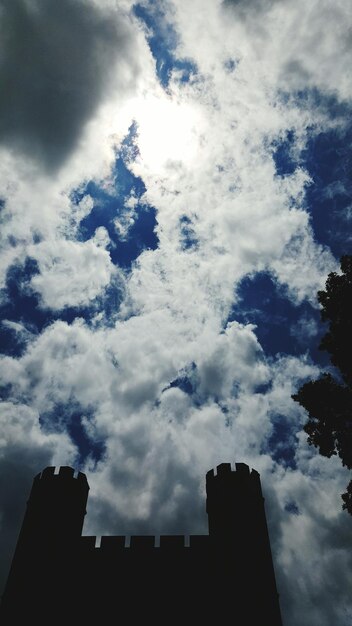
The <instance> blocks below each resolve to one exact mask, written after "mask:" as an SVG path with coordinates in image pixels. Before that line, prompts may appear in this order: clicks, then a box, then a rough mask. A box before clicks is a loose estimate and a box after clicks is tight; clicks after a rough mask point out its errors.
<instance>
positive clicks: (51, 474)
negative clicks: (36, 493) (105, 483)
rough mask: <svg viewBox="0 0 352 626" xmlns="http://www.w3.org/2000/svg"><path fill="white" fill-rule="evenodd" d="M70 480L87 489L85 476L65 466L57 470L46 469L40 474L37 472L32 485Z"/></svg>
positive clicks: (52, 468) (52, 467) (53, 468)
mask: <svg viewBox="0 0 352 626" xmlns="http://www.w3.org/2000/svg"><path fill="white" fill-rule="evenodd" d="M71 479H72V480H75V481H77V482H78V483H82V484H84V485H87V487H88V489H89V486H88V481H87V477H86V475H85V474H83V472H77V471H75V470H74V469H73V467H69V466H67V465H62V466H61V467H59V468H58V469H56V467H54V466H50V467H46V468H45V469H43V471H42V472H39V474H37V475H36V476H35V477H34V481H33V483H34V484H37V483H39V482H40V483H44V482H47V481H48V482H49V481H50V482H52V481H56V482H59V481H61V480H71Z"/></svg>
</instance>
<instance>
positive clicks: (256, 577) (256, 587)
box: [206, 463, 282, 626]
mask: <svg viewBox="0 0 352 626" xmlns="http://www.w3.org/2000/svg"><path fill="white" fill-rule="evenodd" d="M235 467H236V471H232V469H231V465H230V463H222V464H221V465H218V467H217V471H216V473H215V472H214V470H210V471H209V472H208V473H207V476H206V491H207V504H206V508H207V513H208V522H209V537H210V540H211V542H212V545H213V549H214V552H215V554H216V563H217V565H216V566H217V567H218V568H219V569H220V570H221V571H222V572H223V573H224V580H225V581H226V580H227V581H231V582H229V584H228V587H229V589H230V588H232V589H233V587H234V586H235V587H236V592H237V596H238V598H239V599H240V604H241V610H242V611H243V615H244V616H245V617H242V622H241V624H247V623H248V624H250V625H252V624H256V623H258V624H263V625H264V624H265V625H267V626H281V624H282V622H281V615H280V608H279V601H278V594H277V589H276V582H275V574H274V567H273V561H272V555H271V549H270V541H269V533H268V528H267V523H266V517H265V510H264V498H263V495H262V490H261V484H260V476H259V474H258V472H257V471H255V470H252V471H250V469H249V467H248V465H246V464H244V463H236V466H235Z"/></svg>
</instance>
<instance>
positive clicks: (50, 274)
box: [27, 229, 114, 310]
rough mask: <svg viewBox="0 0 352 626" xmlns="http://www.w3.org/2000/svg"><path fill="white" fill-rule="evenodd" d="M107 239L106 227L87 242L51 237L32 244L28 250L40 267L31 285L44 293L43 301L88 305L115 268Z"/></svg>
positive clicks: (56, 306)
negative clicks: (107, 245)
mask: <svg viewBox="0 0 352 626" xmlns="http://www.w3.org/2000/svg"><path fill="white" fill-rule="evenodd" d="M107 243H108V241H107V238H106V231H105V229H104V230H103V231H102V230H100V231H99V232H96V234H95V237H94V239H92V240H89V241H86V242H84V243H81V242H78V241H65V240H61V241H50V240H47V241H45V242H41V243H38V244H36V245H32V246H29V247H28V248H27V253H28V255H29V256H30V257H31V258H33V259H35V260H36V261H37V263H38V267H39V274H35V275H34V276H33V277H32V278H31V281H30V285H31V287H32V289H33V290H34V291H36V292H38V293H39V294H40V296H41V299H42V302H43V305H44V306H46V307H49V308H51V309H53V310H59V309H63V308H64V307H67V306H76V307H77V306H82V305H88V304H89V302H90V301H91V300H93V299H94V298H95V297H96V296H98V295H99V294H101V293H102V291H103V289H104V288H106V287H107V285H108V284H109V282H110V279H111V275H112V273H113V272H114V266H113V265H112V263H111V259H110V255H109V253H108V252H107V251H106V250H105V249H104V246H105V245H106V244H107Z"/></svg>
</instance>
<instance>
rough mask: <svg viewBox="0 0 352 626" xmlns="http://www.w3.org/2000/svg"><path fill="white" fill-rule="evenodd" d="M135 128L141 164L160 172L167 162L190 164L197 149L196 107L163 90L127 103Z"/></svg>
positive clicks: (201, 123) (201, 124)
mask: <svg viewBox="0 0 352 626" xmlns="http://www.w3.org/2000/svg"><path fill="white" fill-rule="evenodd" d="M128 110H129V111H131V112H132V116H133V118H134V120H135V121H136V123H137V127H138V148H139V152H140V158H141V160H142V161H143V165H144V167H146V168H148V169H150V170H152V171H160V170H162V169H164V168H165V167H167V165H168V163H171V164H174V163H175V162H177V161H181V162H182V163H183V164H185V165H188V164H190V163H191V162H192V161H193V160H194V159H195V158H196V156H197V153H198V151H199V148H200V136H201V133H202V132H203V131H204V119H203V117H202V115H201V113H200V112H199V111H198V110H196V108H195V107H194V106H192V105H190V104H187V103H185V102H182V103H180V102H177V101H176V100H173V99H172V98H171V97H169V96H167V95H166V94H164V93H161V94H160V95H159V96H156V95H151V96H150V95H147V96H145V97H141V98H137V99H135V100H133V101H131V102H129V103H128Z"/></svg>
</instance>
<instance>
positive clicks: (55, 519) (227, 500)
mask: <svg viewBox="0 0 352 626" xmlns="http://www.w3.org/2000/svg"><path fill="white" fill-rule="evenodd" d="M88 491H89V486H88V482H87V479H86V476H85V475H84V474H82V473H81V472H79V473H75V472H74V470H73V469H72V468H71V467H61V468H60V470H59V472H58V473H56V472H55V468H54V467H47V468H46V469H44V470H43V472H41V473H40V474H38V475H37V476H36V477H35V478H34V481H33V486H32V490H31V493H30V497H29V500H28V503H27V510H26V514H25V517H24V520H23V524H22V529H21V532H20V535H19V538H18V543H17V547H16V550H15V554H14V558H13V562H12V566H11V570H10V573H9V577H8V581H7V585H6V588H5V592H4V595H3V599H2V604H1V618H2V622H1V623H2V624H11V625H16V624H23V623H25V622H28V623H30V624H32V623H34V624H50V623H53V622H54V623H60V624H65V623H67V624H74V623H77V624H78V625H81V624H82V625H83V624H91V623H96V624H103V625H105V624H110V623H115V622H116V623H118V622H119V621H121V620H123V621H124V622H125V623H128V624H132V625H133V624H134V623H136V622H137V620H138V621H141V620H143V621H144V622H146V623H148V624H149V623H152V624H153V623H154V624H163V625H164V624H169V623H171V624H174V623H175V624H177V623H179V624H180V623H182V624H187V623H189V622H191V621H192V623H194V624H195V626H198V625H200V624H202V623H203V624H208V623H209V624H212V625H214V626H215V625H216V624H225V623H228V622H230V623H232V624H233V625H234V626H282V621H281V616H280V607H279V600H278V594H277V589H276V583H275V575H274V568H273V562H272V556H271V550H270V542H269V535H268V529H267V524H266V518H265V511H264V498H263V496H262V491H261V485H260V477H259V474H258V472H256V471H255V470H252V471H250V470H249V468H248V466H247V465H245V464H244V463H236V471H232V470H231V465H230V464H229V463H222V464H221V465H218V467H217V471H216V472H214V471H213V470H210V471H209V472H208V473H207V476H206V491H207V503H206V510H207V513H208V520H209V535H193V536H191V537H190V538H189V545H188V546H186V545H185V538H184V537H183V536H175V535H174V536H171V535H164V536H161V537H160V545H159V546H158V547H156V546H155V538H154V536H131V538H130V545H129V547H127V546H126V539H125V537H124V536H106V537H102V538H101V545H100V547H95V544H96V538H95V537H89V536H81V532H82V527H83V521H84V516H85V513H86V504H87V498H88ZM24 617H25V620H24V619H23V618H24Z"/></svg>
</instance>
